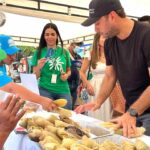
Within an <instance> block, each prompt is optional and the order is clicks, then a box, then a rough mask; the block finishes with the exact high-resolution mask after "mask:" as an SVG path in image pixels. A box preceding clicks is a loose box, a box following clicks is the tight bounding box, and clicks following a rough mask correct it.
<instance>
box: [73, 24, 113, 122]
mask: <svg viewBox="0 0 150 150" xmlns="http://www.w3.org/2000/svg"><path fill="white" fill-rule="evenodd" d="M98 26H99V24H98V22H97V23H95V31H96V34H95V36H94V41H93V47H92V51H86V54H85V58H84V60H83V64H82V67H81V69H80V78H81V80H82V82H83V86H84V87H85V88H86V89H87V91H88V93H89V95H90V97H89V101H90V102H92V101H94V100H95V99H96V97H97V95H98V92H99V88H100V85H101V84H102V79H103V76H104V71H105V68H106V65H105V56H104V41H105V39H104V38H103V37H102V36H100V34H99V33H98ZM87 53H88V54H87ZM89 69H90V71H91V72H92V75H93V77H92V79H91V80H88V79H87V72H88V70H89ZM82 109H83V111H85V109H86V110H87V111H88V103H87V104H83V105H80V106H79V107H77V108H76V109H75V111H76V112H78V111H79V112H80V111H81V110H82ZM111 115H112V107H111V103H110V99H109V98H108V99H107V101H106V102H105V103H104V104H103V105H102V106H101V108H100V109H99V110H97V111H95V112H91V111H88V116H90V117H94V118H97V119H100V120H103V121H108V120H110V119H111Z"/></svg>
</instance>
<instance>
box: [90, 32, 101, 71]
mask: <svg viewBox="0 0 150 150" xmlns="http://www.w3.org/2000/svg"><path fill="white" fill-rule="evenodd" d="M99 39H100V34H99V33H96V34H95V36H94V40H93V47H92V54H91V66H92V68H93V69H95V68H96V64H97V62H98V61H99V57H100V51H99V48H98V45H99Z"/></svg>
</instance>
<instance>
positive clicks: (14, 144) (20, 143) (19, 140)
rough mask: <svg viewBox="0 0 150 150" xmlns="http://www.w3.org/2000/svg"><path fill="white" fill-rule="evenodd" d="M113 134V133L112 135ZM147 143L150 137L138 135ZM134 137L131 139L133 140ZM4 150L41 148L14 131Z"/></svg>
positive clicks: (94, 121) (85, 119) (87, 119)
mask: <svg viewBox="0 0 150 150" xmlns="http://www.w3.org/2000/svg"><path fill="white" fill-rule="evenodd" d="M72 119H74V120H75V121H78V122H82V124H84V123H92V124H99V123H101V121H100V120H97V119H94V118H91V117H88V116H85V115H81V114H78V115H77V114H75V113H73V115H72ZM114 136H115V135H114ZM140 139H141V140H143V141H144V142H145V143H146V144H147V145H149V146H150V142H149V141H150V137H149V136H145V135H143V136H142V137H140ZM134 140H135V139H131V141H134ZM4 150H41V149H40V146H39V144H38V143H36V142H33V141H31V140H30V139H29V138H28V136H27V135H24V134H16V133H15V132H14V131H13V132H12V133H11V134H10V136H9V138H8V139H7V141H6V143H5V145H4Z"/></svg>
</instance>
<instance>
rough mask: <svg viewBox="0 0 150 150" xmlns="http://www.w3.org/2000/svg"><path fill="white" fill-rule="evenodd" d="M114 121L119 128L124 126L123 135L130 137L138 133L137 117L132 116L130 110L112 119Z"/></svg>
mask: <svg viewBox="0 0 150 150" xmlns="http://www.w3.org/2000/svg"><path fill="white" fill-rule="evenodd" d="M111 122H113V123H117V128H116V129H118V128H123V136H125V137H128V138H130V137H131V134H133V132H134V133H137V129H136V117H132V116H130V114H129V113H128V112H126V113H125V114H123V115H122V116H121V117H118V118H116V119H113V120H111Z"/></svg>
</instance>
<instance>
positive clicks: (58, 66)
mask: <svg viewBox="0 0 150 150" xmlns="http://www.w3.org/2000/svg"><path fill="white" fill-rule="evenodd" d="M48 63H49V70H52V69H54V70H57V71H60V72H63V67H62V65H63V64H64V63H63V62H62V61H61V58H60V57H57V58H52V59H50V60H49V61H48Z"/></svg>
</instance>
